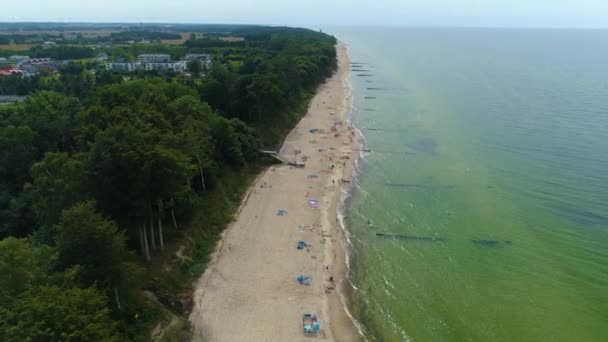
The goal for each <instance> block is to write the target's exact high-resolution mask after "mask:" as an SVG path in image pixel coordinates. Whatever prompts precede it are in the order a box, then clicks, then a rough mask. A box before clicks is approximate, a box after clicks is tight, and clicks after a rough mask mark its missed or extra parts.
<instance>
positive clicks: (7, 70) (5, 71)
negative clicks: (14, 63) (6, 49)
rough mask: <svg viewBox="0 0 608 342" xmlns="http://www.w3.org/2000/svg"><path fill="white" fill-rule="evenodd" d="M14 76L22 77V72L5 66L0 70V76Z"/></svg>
mask: <svg viewBox="0 0 608 342" xmlns="http://www.w3.org/2000/svg"><path fill="white" fill-rule="evenodd" d="M15 75H19V76H21V75H23V71H21V69H19V68H13V67H11V66H5V67H2V68H0V76H15Z"/></svg>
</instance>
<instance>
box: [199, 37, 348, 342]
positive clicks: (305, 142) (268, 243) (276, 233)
mask: <svg viewBox="0 0 608 342" xmlns="http://www.w3.org/2000/svg"><path fill="white" fill-rule="evenodd" d="M348 74H349V60H348V56H347V53H346V48H345V47H344V46H343V45H338V70H337V72H336V73H335V74H334V76H333V77H331V78H330V79H328V80H327V82H326V83H325V84H323V85H322V86H321V87H320V88H319V89H318V92H317V94H316V96H315V97H314V98H313V100H312V101H311V103H310V106H309V109H308V112H307V114H306V116H305V117H304V118H303V119H302V120H301V121H300V122H299V123H298V125H297V126H296V128H295V129H294V130H293V131H292V132H291V133H290V134H289V135H288V136H287V138H286V139H285V142H284V144H283V146H282V148H281V150H280V152H279V154H280V156H281V157H282V158H283V159H285V160H288V161H297V162H304V163H305V166H304V167H293V166H288V165H276V166H272V167H270V168H268V169H267V170H266V171H265V172H263V173H262V174H261V175H260V176H259V177H258V178H257V179H256V181H255V183H254V185H253V186H252V187H251V189H250V190H249V192H248V194H247V195H246V197H245V199H244V202H243V204H242V205H241V208H240V209H239V211H238V214H237V217H236V218H235V221H234V222H233V223H232V224H231V225H230V226H229V227H228V228H227V229H226V231H225V232H224V236H223V238H222V240H221V242H220V243H219V244H218V246H217V249H216V251H215V253H214V255H213V258H212V261H211V263H210V264H209V266H208V268H207V270H206V271H205V273H204V274H203V276H202V277H201V278H200V279H199V280H198V281H197V283H196V287H195V293H194V308H193V310H192V313H191V315H190V321H191V323H192V326H193V333H194V340H195V341H203V340H204V341H303V340H309V339H310V338H311V337H308V336H304V334H303V333H302V315H303V314H305V313H310V314H314V315H316V316H317V318H318V320H319V322H320V331H319V332H318V333H317V334H316V335H315V336H314V337H313V338H316V339H320V340H326V341H353V340H358V339H360V336H359V334H358V331H357V329H356V328H355V326H354V324H353V323H352V321H351V319H350V318H349V317H348V315H347V313H346V311H345V310H344V305H343V303H342V300H341V297H340V294H339V291H338V290H340V289H341V287H342V286H344V283H345V281H344V276H345V269H346V267H345V258H344V256H345V255H344V249H343V238H344V237H343V231H342V228H341V227H340V226H339V225H338V224H337V217H336V209H337V205H338V204H339V202H340V198H341V195H342V191H343V187H345V186H348V185H349V182H350V179H351V176H352V171H353V165H354V158H355V156H356V155H357V154H356V153H355V151H354V146H355V142H356V141H355V140H356V134H355V133H354V131H353V130H352V129H350V128H349V127H348V122H347V120H348V115H349V114H350V108H351V99H350V96H351V95H350V90H349V87H348V83H347V82H348V80H347V78H348ZM315 129H316V130H318V131H315ZM311 130H312V131H311ZM343 181H344V182H343ZM283 210H284V211H283ZM279 211H282V214H283V215H279ZM300 240H303V241H305V242H306V244H307V247H306V248H304V249H297V248H296V247H297V245H298V241H300ZM299 275H304V276H308V277H310V279H311V282H310V285H302V284H299V283H298V282H297V281H296V277H297V276H299Z"/></svg>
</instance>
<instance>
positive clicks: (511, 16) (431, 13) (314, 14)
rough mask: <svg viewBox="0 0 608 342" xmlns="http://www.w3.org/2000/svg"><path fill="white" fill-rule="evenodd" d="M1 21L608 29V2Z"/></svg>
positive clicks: (451, 1) (373, 1)
mask: <svg viewBox="0 0 608 342" xmlns="http://www.w3.org/2000/svg"><path fill="white" fill-rule="evenodd" d="M0 21H61V22H64V21H85V22H163V23H180V22H187V23H232V24H270V25H288V26H304V27H310V28H317V27H331V26H344V25H346V26H465V27H568V28H571V27H592V28H608V0H253V1H252V0H249V1H247V0H215V1H209V0H92V1H91V0H23V1H6V2H5V3H4V4H2V6H0Z"/></svg>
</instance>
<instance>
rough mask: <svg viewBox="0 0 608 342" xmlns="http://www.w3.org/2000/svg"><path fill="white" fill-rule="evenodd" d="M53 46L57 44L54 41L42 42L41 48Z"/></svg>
mask: <svg viewBox="0 0 608 342" xmlns="http://www.w3.org/2000/svg"><path fill="white" fill-rule="evenodd" d="M55 46H57V43H55V42H44V43H42V48H43V49H48V48H52V47H55Z"/></svg>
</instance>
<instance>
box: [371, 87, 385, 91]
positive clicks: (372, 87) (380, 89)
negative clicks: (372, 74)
mask: <svg viewBox="0 0 608 342" xmlns="http://www.w3.org/2000/svg"><path fill="white" fill-rule="evenodd" d="M367 90H386V88H373V87H371V88H367Z"/></svg>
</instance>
